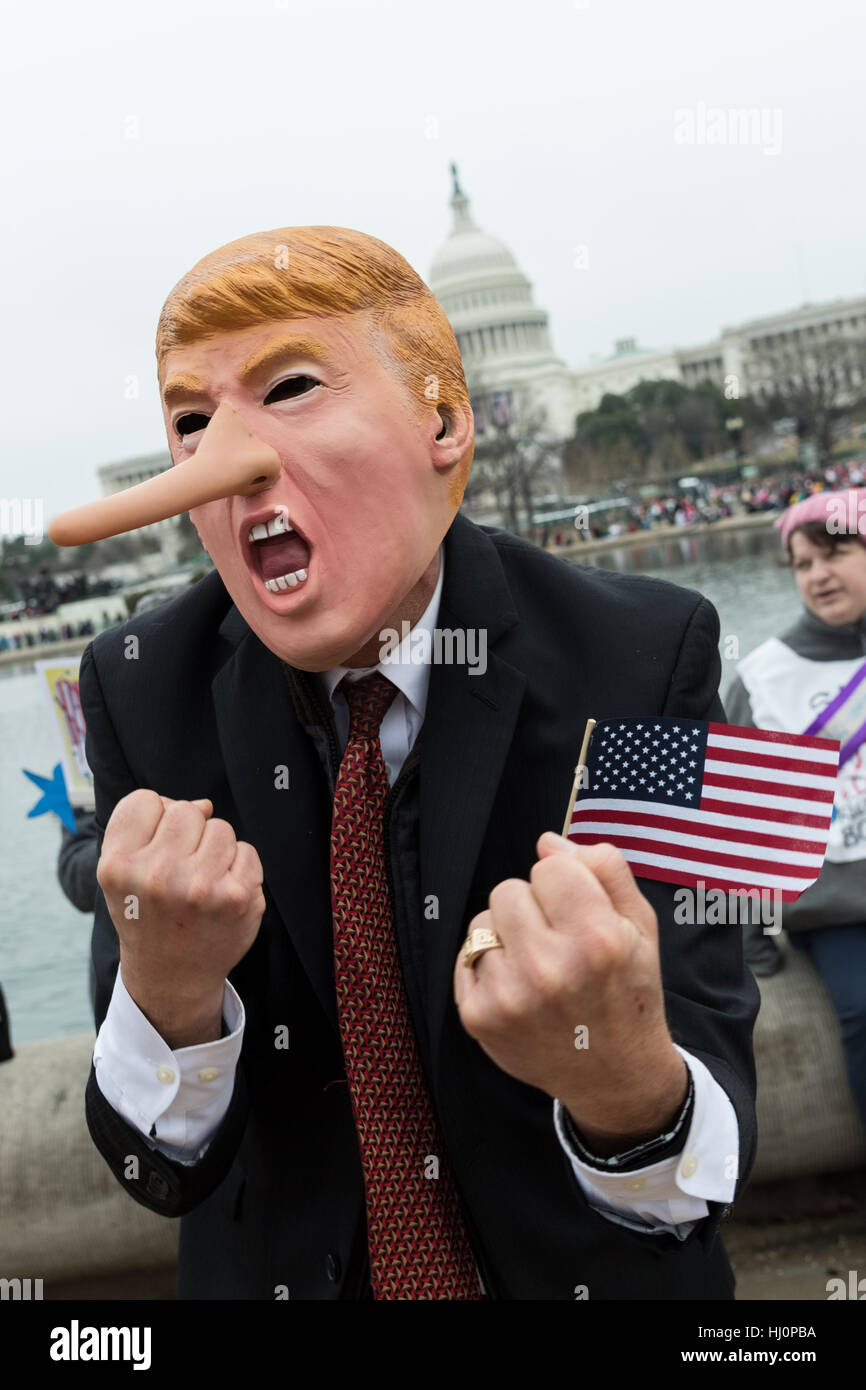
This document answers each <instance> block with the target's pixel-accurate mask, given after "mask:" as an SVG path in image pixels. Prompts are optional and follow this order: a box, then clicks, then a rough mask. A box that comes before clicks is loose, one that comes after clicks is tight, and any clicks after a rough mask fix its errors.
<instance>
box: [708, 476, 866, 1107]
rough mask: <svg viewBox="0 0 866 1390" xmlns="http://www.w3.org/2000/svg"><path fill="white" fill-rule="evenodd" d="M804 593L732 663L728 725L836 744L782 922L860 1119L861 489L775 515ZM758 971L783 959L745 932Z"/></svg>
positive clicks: (865, 783)
mask: <svg viewBox="0 0 866 1390" xmlns="http://www.w3.org/2000/svg"><path fill="white" fill-rule="evenodd" d="M776 527H777V528H778V530H779V531H780V532H781V539H782V546H783V548H784V551H785V554H786V557H787V560H788V563H789V564H790V565H791V566H792V568H793V571H794V579H795V581H796V584H797V588H798V589H799V591H800V597H801V598H802V600H803V605H804V609H803V612H802V614H801V615H800V617H799V619H798V620H797V622H795V623H794V625H793V626H792V627H790V628H789V629H788V630H787V631H786V632H784V633H782V635H781V637H771V638H770V639H769V641H767V642H764V643H762V644H761V646H760V647H758V648H756V650H755V651H753V652H751V653H750V654H749V655H748V656H747V657H746V658H745V659H744V660H743V661H741V662H740V663H739V665H738V667H737V677H736V679H735V681H734V683H733V685H732V686H731V689H730V690H729V691H728V693H727V695H726V697H725V701H724V705H725V711H726V714H727V717H728V721H729V723H731V724H744V725H751V726H753V727H755V728H759V729H779V730H782V731H785V732H788V733H799V734H810V735H813V736H815V737H817V738H835V739H838V740H839V742H840V744H841V753H840V765H839V778H838V783H837V790H836V799H835V803H834V809H833V822H832V825H831V828H830V840H829V844H828V846H827V854H826V858H825V861H824V866H823V868H822V870H821V873H820V875H819V877H818V879H817V881H816V882H815V883H814V884H813V885H812V887H811V888H808V889H807V890H806V892H805V893H803V894H802V895H801V896H800V897H799V898H798V899H797V901H796V902H794V903H786V904H785V906H784V910H783V919H782V920H783V925H784V927H785V929H786V930H787V931H788V932H789V934H790V940H791V943H792V945H795V946H797V947H800V948H802V949H805V950H807V951H808V953H809V956H810V958H811V960H812V962H813V964H814V965H815V967H816V969H817V970H818V971H819V972H820V974H821V975H822V977H823V979H824V982H825V984H826V986H827V989H828V991H829V994H830V997H831V998H832V1000H833V1004H834V1007H835V1009H836V1012H837V1014H838V1016H839V1021H840V1024H841V1026H842V1036H843V1042H844V1046H845V1059H846V1065H847V1069H848V1079H849V1083H850V1086H851V1090H852V1092H853V1095H854V1099H855V1101H856V1103H857V1107H858V1110H859V1112H860V1115H861V1117H862V1119H863V1122H864V1124H866V488H848V489H846V490H845V491H843V492H819V493H814V494H812V495H811V496H809V497H806V498H804V499H803V500H802V501H801V502H797V503H796V504H795V505H794V506H792V507H789V508H788V509H787V511H785V512H784V513H783V514H782V516H781V517H779V519H778V520H777V521H776ZM745 946H746V959H747V960H748V962H749V964H750V965H751V967H752V969H753V970H754V972H755V973H756V974H763V975H769V974H773V973H774V971H775V970H777V969H779V968H780V967H781V965H782V957H781V955H780V954H779V952H778V950H777V948H776V946H775V943H774V942H773V941H772V939H771V937H769V936H764V935H762V934H761V932H760V928H759V929H758V930H757V932H755V933H754V934H749V935H747V938H746V943H745Z"/></svg>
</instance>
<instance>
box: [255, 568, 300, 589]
mask: <svg viewBox="0 0 866 1390" xmlns="http://www.w3.org/2000/svg"><path fill="white" fill-rule="evenodd" d="M306 577H307V571H306V570H293V571H292V573H291V574H280V575H277V577H276V579H266V580H265V588H266V589H270V591H271V593H272V594H277V593H279V592H280V590H281V589H296V588H297V587H298V585H299V584H303V582H304V580H305V579H306Z"/></svg>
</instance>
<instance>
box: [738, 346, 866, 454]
mask: <svg viewBox="0 0 866 1390" xmlns="http://www.w3.org/2000/svg"><path fill="white" fill-rule="evenodd" d="M751 355H752V364H751V368H750V375H752V376H753V377H754V378H755V386H756V388H757V390H758V391H759V393H760V394H761V395H762V396H763V397H764V399H765V400H767V401H768V402H770V403H772V404H773V405H774V406H775V412H774V413H778V414H784V415H790V416H792V417H793V418H794V419H796V420H797V429H798V433H799V434H800V437H801V438H805V439H811V440H812V441H813V442H814V444H815V446H816V448H817V450H818V454H819V456H820V457H821V458H826V457H827V456H828V455H829V453H830V450H831V447H832V444H833V425H834V423H835V421H836V420H837V419H838V417H839V415H840V414H841V412H842V411H843V410H845V409H848V408H850V407H852V406H856V405H857V404H858V403H859V402H861V401H862V400H863V398H864V395H866V338H864V337H860V336H857V337H855V336H850V337H849V336H847V335H846V336H841V335H839V336H832V337H829V336H827V337H818V336H817V335H816V336H814V337H808V336H806V334H805V331H804V330H803V329H799V330H797V331H796V332H795V333H789V334H786V335H785V336H784V337H783V338H782V340H781V341H779V342H769V343H758V344H754V345H753V347H752V354H751Z"/></svg>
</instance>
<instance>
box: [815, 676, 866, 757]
mask: <svg viewBox="0 0 866 1390" xmlns="http://www.w3.org/2000/svg"><path fill="white" fill-rule="evenodd" d="M840 711H844V712H843V713H841V714H840ZM837 716H838V718H837ZM828 726H829V727H828ZM851 728H853V729H854V733H852V734H851V735H850V737H849V736H848V730H849V729H851ZM821 729H826V731H827V732H826V734H825V735H824V736H825V738H838V739H839V741H840V743H841V744H842V748H841V750H840V753H839V766H840V767H841V766H842V764H843V763H844V762H847V761H848V759H849V758H851V757H853V755H854V754H855V753H856V752H857V749H858V748H859V747H860V745H861V743H863V742H864V740H866V661H864V662H863V665H862V666H858V668H857V670H856V671H855V672H854V674H853V676H852V677H851V679H850V680H849V682H848V684H847V685H843V687H842V689H841V690H840V691H839V694H838V695H837V696H836V697H835V699H833V700H831V701H830V703H829V705H826V706H825V708H824V709H822V710H821V713H820V714H818V715H816V716H815V718H814V719H813V720H812V723H811V724H810V725H809V727H808V729H804V730H803V733H804V734H812V735H815V734H818V733H819V732H820V730H821Z"/></svg>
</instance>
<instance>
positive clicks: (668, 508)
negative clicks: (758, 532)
mask: <svg viewBox="0 0 866 1390" xmlns="http://www.w3.org/2000/svg"><path fill="white" fill-rule="evenodd" d="M864 482H866V460H864V459H856V460H851V461H849V462H846V463H835V464H832V465H828V466H827V467H825V468H815V469H809V470H804V471H802V472H797V473H791V474H789V475H787V476H786V477H782V478H779V477H777V476H766V477H764V478H760V479H754V480H750V481H749V482H747V483H742V482H741V483H727V484H722V485H720V486H713V485H711V484H703V483H702V484H700V485H695V486H692V487H690V488H684V489H681V490H679V491H677V492H671V493H668V494H666V495H664V496H661V497H657V498H654V499H653V500H652V501H651V502H633V503H631V504H630V505H628V506H624V507H623V506H621V507H619V508H613V507H611V508H610V510H609V511H608V512H607V514H600V515H599V516H598V517H597V518H593V517H592V516H591V515H590V518H589V523H588V524H587V525H579V524H578V516H577V514H576V519H575V525H574V527H568V526H566V525H560V526H556V527H552V526H550V525H546V526H543V527H537V528H536V534H535V539H536V541H537V543H538V544H539V545H541V546H543V547H544V548H545V549H546V550H558V549H560V548H562V547H565V546H570V545H572V544H573V543H574V541H575V539H577V540H582V541H586V540H605V539H609V538H610V537H615V536H623V535H632V534H634V533H636V532H638V531H651V530H653V529H654V528H655V527H657V526H676V527H681V526H694V525H696V524H698V523H710V524H712V523H713V522H715V521H721V520H722V519H723V518H726V517H732V516H738V515H745V516H748V515H752V514H754V513H755V512H778V511H783V510H784V509H785V508H786V507H790V506H793V505H794V503H795V502H799V501H802V500H803V498H805V497H809V496H810V495H811V494H812V493H816V492H823V491H827V490H830V491H836V490H838V489H840V488H846V487H859V486H860V485H861V484H862V483H864Z"/></svg>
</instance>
